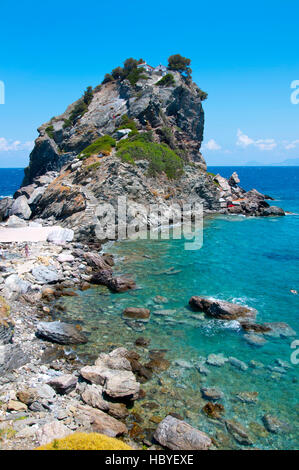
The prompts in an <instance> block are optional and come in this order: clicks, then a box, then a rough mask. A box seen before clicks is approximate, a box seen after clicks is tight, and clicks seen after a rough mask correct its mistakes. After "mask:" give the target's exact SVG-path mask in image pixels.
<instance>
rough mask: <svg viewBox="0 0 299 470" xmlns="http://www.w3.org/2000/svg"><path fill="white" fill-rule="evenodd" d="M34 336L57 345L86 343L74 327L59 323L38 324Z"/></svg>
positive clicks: (81, 334) (83, 336)
mask: <svg viewBox="0 0 299 470" xmlns="http://www.w3.org/2000/svg"><path fill="white" fill-rule="evenodd" d="M36 334H37V336H39V337H40V338H42V339H46V340H47V341H53V342H55V343H59V344H82V343H87V341H88V339H87V337H86V336H85V335H84V334H83V333H82V332H81V331H79V330H78V329H77V328H76V327H75V326H73V325H71V324H69V323H63V322H59V321H54V322H39V323H38V325H37V330H36Z"/></svg>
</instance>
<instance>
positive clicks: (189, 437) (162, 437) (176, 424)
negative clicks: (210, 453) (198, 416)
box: [154, 415, 212, 450]
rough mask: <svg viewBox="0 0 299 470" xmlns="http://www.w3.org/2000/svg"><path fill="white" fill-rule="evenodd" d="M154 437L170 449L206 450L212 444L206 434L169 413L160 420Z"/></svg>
mask: <svg viewBox="0 0 299 470" xmlns="http://www.w3.org/2000/svg"><path fill="white" fill-rule="evenodd" d="M154 438H155V439H156V441H158V442H159V444H161V445H162V446H163V447H166V448H167V449H171V450H208V449H209V447H211V445H212V441H211V439H210V437H209V436H208V435H207V434H205V433H204V432H202V431H199V430H198V429H195V428H193V427H192V426H190V424H187V423H186V422H185V421H181V420H179V419H177V418H174V417H173V416H170V415H168V416H166V418H164V419H163V420H162V421H161V422H160V424H159V425H158V427H157V429H156V431H155V433H154Z"/></svg>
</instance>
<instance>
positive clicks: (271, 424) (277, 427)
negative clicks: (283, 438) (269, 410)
mask: <svg viewBox="0 0 299 470" xmlns="http://www.w3.org/2000/svg"><path fill="white" fill-rule="evenodd" d="M263 423H264V426H265V428H266V429H267V431H269V432H272V433H274V434H277V433H280V432H285V431H286V430H287V428H288V425H287V423H284V422H283V421H280V419H278V418H276V416H272V415H269V414H266V415H264V416H263Z"/></svg>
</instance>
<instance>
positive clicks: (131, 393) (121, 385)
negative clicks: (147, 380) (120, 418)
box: [104, 371, 140, 400]
mask: <svg viewBox="0 0 299 470" xmlns="http://www.w3.org/2000/svg"><path fill="white" fill-rule="evenodd" d="M104 390H105V392H106V393H107V395H109V397H111V398H129V399H132V400H135V399H137V398H138V396H139V391H140V384H139V382H137V381H136V378H135V375H134V374H133V372H130V371H120V372H119V373H117V374H115V375H112V376H110V377H108V378H107V380H106V382H105V385H104Z"/></svg>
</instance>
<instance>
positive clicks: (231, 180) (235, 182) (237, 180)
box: [228, 171, 240, 187]
mask: <svg viewBox="0 0 299 470" xmlns="http://www.w3.org/2000/svg"><path fill="white" fill-rule="evenodd" d="M239 183H240V178H239V176H238V173H236V172H235V171H234V172H233V174H232V175H231V177H230V178H229V180H228V184H229V185H230V186H232V187H235V186H238V184H239Z"/></svg>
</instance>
